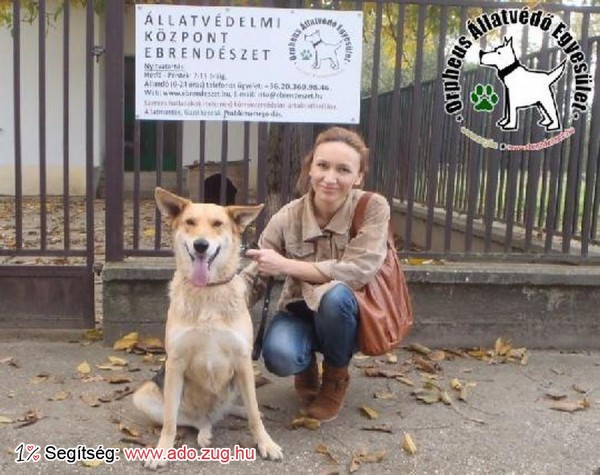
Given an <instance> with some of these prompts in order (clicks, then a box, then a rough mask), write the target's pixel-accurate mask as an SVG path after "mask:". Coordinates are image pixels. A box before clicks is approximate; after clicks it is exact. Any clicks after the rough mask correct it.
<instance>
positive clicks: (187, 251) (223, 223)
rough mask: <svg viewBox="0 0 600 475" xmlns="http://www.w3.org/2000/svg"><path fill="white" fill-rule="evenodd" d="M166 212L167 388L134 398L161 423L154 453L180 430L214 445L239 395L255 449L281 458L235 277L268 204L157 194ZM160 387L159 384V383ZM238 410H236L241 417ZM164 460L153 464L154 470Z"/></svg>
mask: <svg viewBox="0 0 600 475" xmlns="http://www.w3.org/2000/svg"><path fill="white" fill-rule="evenodd" d="M155 197H156V202H157V205H158V208H159V209H160V211H161V213H162V214H163V215H164V216H165V217H166V218H167V220H168V222H169V223H170V224H171V227H172V229H173V233H174V235H173V247H174V251H175V260H176V270H175V275H174V277H173V280H172V281H171V285H170V306H169V313H168V316H167V326H166V336H165V348H166V350H167V356H168V357H167V361H166V364H165V376H164V388H161V387H160V385H159V384H160V382H161V381H157V378H155V379H154V380H153V381H148V382H146V383H144V385H143V386H141V387H140V388H139V389H138V390H137V391H136V392H135V394H134V396H133V402H134V405H135V406H136V407H137V408H138V409H140V410H141V411H142V412H143V413H145V414H146V416H148V418H149V419H150V420H151V421H152V422H154V423H156V424H162V431H161V434H160V439H159V441H158V445H157V449H165V450H167V449H170V448H172V447H173V443H174V441H175V434H176V427H177V425H182V426H184V425H185V426H192V427H196V428H197V429H198V439H197V440H198V445H199V446H200V447H205V446H207V445H208V444H210V441H211V437H212V424H213V423H214V422H215V421H216V420H217V419H219V418H220V417H222V416H223V415H225V414H227V413H228V412H233V411H232V409H235V408H233V406H232V404H233V401H234V399H235V398H236V397H237V395H238V391H239V394H241V396H242V400H243V402H244V406H245V409H246V415H247V417H248V422H249V426H250V432H251V433H252V435H253V437H254V440H255V442H256V444H257V446H258V451H259V453H260V455H261V456H262V457H263V458H271V459H274V460H278V459H281V458H282V455H283V454H282V450H281V448H280V447H279V446H278V445H277V444H276V443H275V442H273V440H272V439H271V437H270V436H269V434H268V433H267V431H266V430H265V428H264V425H263V423H262V420H261V418H260V413H259V410H258V403H257V400H256V389H255V383H254V371H253V368H252V358H251V352H252V334H253V332H252V320H251V318H250V313H249V311H248V307H247V305H246V299H245V284H244V282H243V281H242V279H241V278H240V277H239V276H237V275H236V271H237V268H238V264H239V249H240V234H241V233H242V232H243V230H244V228H245V227H246V226H247V225H249V224H250V223H251V222H252V221H253V220H254V219H255V218H256V217H257V216H258V214H259V213H260V211H261V209H262V207H263V205H258V206H228V207H222V206H218V205H215V204H202V203H192V202H191V201H190V200H188V199H185V198H181V197H179V196H177V195H174V194H173V193H170V192H168V191H166V190H163V189H162V188H157V189H156V192H155ZM157 382H158V383H159V384H157ZM239 410H240V408H238V409H237V411H235V412H239ZM165 464H166V461H165V460H151V461H148V462H146V467H148V468H153V469H155V468H157V467H159V466H162V465H165Z"/></svg>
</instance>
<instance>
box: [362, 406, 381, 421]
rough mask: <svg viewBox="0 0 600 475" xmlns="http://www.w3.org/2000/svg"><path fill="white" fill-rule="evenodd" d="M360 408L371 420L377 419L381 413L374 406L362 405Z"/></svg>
mask: <svg viewBox="0 0 600 475" xmlns="http://www.w3.org/2000/svg"><path fill="white" fill-rule="evenodd" d="M360 410H361V412H362V414H363V415H364V416H366V417H368V418H369V419H371V420H373V419H377V418H378V417H379V413H378V412H377V411H376V410H375V409H373V408H372V407H369V406H361V408H360Z"/></svg>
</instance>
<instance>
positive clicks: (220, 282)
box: [205, 274, 235, 287]
mask: <svg viewBox="0 0 600 475" xmlns="http://www.w3.org/2000/svg"><path fill="white" fill-rule="evenodd" d="M234 277H235V274H232V275H231V277H229V278H228V279H225V280H218V281H216V282H209V283H208V284H206V286H205V287H216V286H217V285H225V284H228V283H229V282H231V281H232V280H233V278H234Z"/></svg>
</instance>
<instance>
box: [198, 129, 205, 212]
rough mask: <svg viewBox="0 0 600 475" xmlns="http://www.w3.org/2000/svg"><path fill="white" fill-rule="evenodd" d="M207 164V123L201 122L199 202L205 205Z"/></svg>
mask: <svg viewBox="0 0 600 475" xmlns="http://www.w3.org/2000/svg"><path fill="white" fill-rule="evenodd" d="M205 163H206V122H205V121H202V122H200V150H199V156H198V201H199V202H201V203H204V201H205V199H204V175H205V174H204V165H205Z"/></svg>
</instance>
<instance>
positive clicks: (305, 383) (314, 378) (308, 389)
mask: <svg viewBox="0 0 600 475" xmlns="http://www.w3.org/2000/svg"><path fill="white" fill-rule="evenodd" d="M294 387H295V388H296V394H297V395H298V398H299V399H300V402H301V403H302V405H303V406H308V405H309V404H310V403H312V402H313V400H314V399H315V397H317V393H318V392H319V387H320V382H319V368H318V366H317V359H316V358H313V360H312V363H311V364H310V365H309V366H308V368H306V369H305V370H304V371H302V373H298V374H296V375H294Z"/></svg>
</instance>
